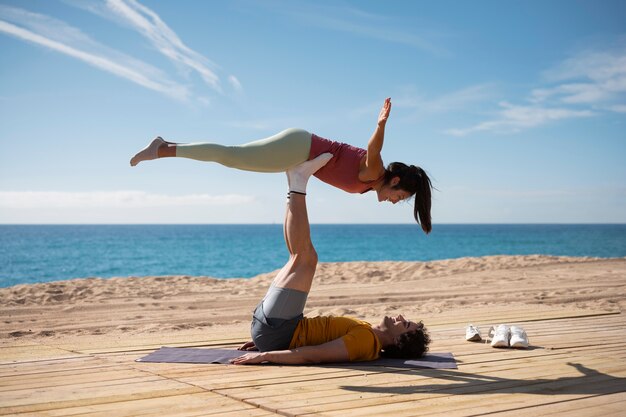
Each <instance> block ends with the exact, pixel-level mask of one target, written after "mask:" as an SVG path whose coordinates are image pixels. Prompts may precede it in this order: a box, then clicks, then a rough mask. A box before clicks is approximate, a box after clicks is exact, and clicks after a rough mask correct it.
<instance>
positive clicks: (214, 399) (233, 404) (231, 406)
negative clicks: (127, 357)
mask: <svg viewBox="0 0 626 417" xmlns="http://www.w3.org/2000/svg"><path fill="white" fill-rule="evenodd" d="M112 415H115V416H138V417H139V416H141V417H151V416H154V417H163V416H167V417H178V416H180V417H183V416H185V417H188V416H207V417H212V416H215V417H222V416H224V417H226V416H229V415H232V416H258V417H261V416H275V415H276V414H274V413H272V412H269V411H267V410H262V409H260V408H257V407H255V406H252V405H249V404H246V403H243V402H241V401H237V400H233V399H232V398H228V397H224V396H222V395H219V394H214V393H211V392H202V393H197V394H185V395H176V396H168V397H157V398H145V399H138V400H130V401H119V402H111V403H104V404H94V405H86V406H78V407H66V408H59V409H55V410H47V411H38V412H36V413H24V414H20V417H35V416H36V417H80V416H90V417H96V416H103V417H109V416H112Z"/></svg>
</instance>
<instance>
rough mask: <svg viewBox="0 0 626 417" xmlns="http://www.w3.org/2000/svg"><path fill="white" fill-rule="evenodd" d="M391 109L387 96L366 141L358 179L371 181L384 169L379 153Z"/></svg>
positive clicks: (381, 148) (389, 99)
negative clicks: (365, 152)
mask: <svg viewBox="0 0 626 417" xmlns="http://www.w3.org/2000/svg"><path fill="white" fill-rule="evenodd" d="M390 111H391V98H387V99H386V100H385V103H384V104H383V108H382V109H381V110H380V114H379V115H378V124H377V125H376V130H374V134H373V135H372V137H371V139H370V141H369V142H368V143H367V155H366V157H365V167H364V168H363V169H361V171H360V172H359V180H361V181H364V182H366V181H373V180H375V179H377V178H378V177H380V176H381V175H382V174H383V172H384V171H385V165H384V164H383V159H382V157H381V155H380V153H381V151H382V150H383V142H384V140H385V125H386V124H387V118H389V112H390Z"/></svg>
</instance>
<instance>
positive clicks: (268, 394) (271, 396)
mask: <svg viewBox="0 0 626 417" xmlns="http://www.w3.org/2000/svg"><path fill="white" fill-rule="evenodd" d="M520 366H521V365H520ZM537 368H539V369H537ZM496 369H499V368H496ZM520 369H521V370H522V371H523V370H524V368H523V367H522V368H520ZM444 372H445V371H444ZM511 372H512V370H511V369H499V370H498V371H495V372H488V371H481V374H480V375H481V376H482V375H484V376H485V377H487V378H488V379H487V380H486V381H484V382H482V383H479V384H476V383H474V384H473V385H472V387H473V389H478V390H479V391H485V390H487V391H489V390H492V389H496V390H497V389H498V387H501V386H502V385H503V382H502V380H501V379H498V378H501V376H506V375H511ZM519 372H520V371H518V373H519ZM442 373H443V372H441V371H433V372H429V373H428V374H429V375H430V376H431V377H432V378H428V377H427V376H423V375H408V374H392V375H390V376H389V377H388V376H386V375H367V376H366V377H362V378H361V380H360V382H359V381H357V380H354V381H353V380H351V381H352V384H353V386H355V387H358V386H360V385H359V384H363V383H365V384H366V386H371V385H372V384H374V385H375V386H381V387H387V388H388V389H390V390H391V391H390V394H388V395H386V396H385V395H384V394H383V392H378V391H375V392H372V395H371V396H370V399H371V400H370V401H368V400H367V399H365V398H366V397H367V396H368V394H367V392H368V391H367V390H365V391H364V392H362V393H359V394H362V395H360V396H359V398H358V399H356V398H355V396H354V395H353V394H352V393H348V394H347V396H348V397H352V399H353V401H346V402H335V403H333V399H331V400H330V404H329V407H315V406H314V402H315V401H317V399H321V398H323V399H322V400H320V401H322V402H325V401H327V399H328V398H330V397H332V394H331V393H330V392H328V391H325V392H323V393H321V392H318V387H316V386H315V385H310V386H309V387H310V389H311V390H312V391H311V393H310V394H306V391H307V388H306V387H304V386H302V384H299V385H298V389H299V393H300V394H296V396H294V397H292V396H290V395H289V394H288V393H286V392H285V389H284V387H283V392H282V393H281V392H280V387H276V388H275V389H274V390H272V391H268V390H262V391H261V393H263V394H264V396H263V397H258V393H257V394H255V398H259V399H260V401H259V402H258V404H259V405H262V406H264V407H266V408H268V407H271V408H272V409H274V408H275V409H280V410H281V411H285V412H288V413H290V414H302V413H306V412H320V411H328V410H333V409H335V410H341V411H346V410H348V409H351V408H357V409H359V408H362V407H372V406H373V407H375V406H377V405H381V404H382V407H383V408H384V407H385V405H388V404H391V403H394V402H396V401H397V399H396V398H395V397H398V395H394V394H393V393H394V392H395V391H394V388H393V387H394V386H397V387H399V388H400V389H401V390H402V389H403V388H402V387H413V386H415V387H417V388H419V387H420V385H423V384H429V385H432V384H434V385H433V388H432V389H433V390H435V391H436V390H437V386H439V385H442V386H446V384H447V383H448V381H447V380H446V379H443V380H439V379H437V378H438V376H441V374H442ZM447 374H449V375H450V376H451V377H455V376H456V377H460V378H463V377H464V375H468V374H466V373H459V372H447ZM546 374H548V375H552V376H554V377H559V376H563V375H572V374H573V371H572V370H571V369H567V368H565V369H559V370H555V371H552V373H550V372H546V369H545V368H543V367H541V366H540V365H539V366H537V367H535V368H531V369H529V370H528V372H527V373H526V374H525V375H524V374H522V375H520V376H519V377H518V378H519V379H516V380H513V381H506V379H505V382H507V383H508V384H513V385H514V386H524V385H525V384H532V383H533V382H536V381H532V380H524V379H522V378H531V379H532V378H537V377H545V376H546ZM469 375H471V374H469ZM400 377H401V378H400ZM489 378H495V379H494V380H491V382H490V379H489ZM390 380H391V381H393V380H395V382H391V383H390V382H389V381H390ZM326 384H327V385H328V384H331V385H336V389H338V390H342V388H341V387H342V381H338V383H331V382H330V381H326ZM381 384H382V385H381ZM407 384H408V385H407ZM294 386H295V385H294ZM318 386H319V385H318ZM462 388H465V387H464V386H461V387H459V390H462ZM343 390H344V392H345V388H343ZM410 390H411V389H410V388H409V392H410ZM218 392H228V393H229V395H231V396H235V397H238V395H236V394H235V393H234V392H233V391H232V390H221V391H218ZM238 394H241V395H242V398H245V397H246V396H247V395H246V393H243V392H241V391H239V393H238ZM435 395H441V394H435ZM298 396H300V397H298ZM302 396H304V397H307V396H308V404H310V405H311V406H312V408H305V409H303V408H296V409H289V408H287V409H285V408H283V407H288V406H289V404H298V403H300V404H301V403H302V402H303V401H304V399H305V398H303V397H302ZM383 397H384V398H383ZM401 397H402V398H403V399H405V400H421V401H423V400H424V398H425V397H427V395H426V394H425V393H424V392H419V393H416V394H414V395H402V396H401ZM278 400H280V401H283V402H284V404H273V403H272V404H270V403H271V402H272V401H274V402H276V401H278ZM254 403H257V402H256V400H255V401H254ZM378 410H379V411H381V410H382V408H378Z"/></svg>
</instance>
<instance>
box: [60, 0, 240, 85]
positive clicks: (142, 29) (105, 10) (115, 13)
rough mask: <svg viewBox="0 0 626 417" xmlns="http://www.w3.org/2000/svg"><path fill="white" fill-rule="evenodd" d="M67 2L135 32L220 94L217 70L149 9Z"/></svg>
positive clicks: (128, 2)
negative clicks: (194, 73)
mask: <svg viewBox="0 0 626 417" xmlns="http://www.w3.org/2000/svg"><path fill="white" fill-rule="evenodd" d="M67 3H68V4H71V5H73V6H75V7H79V8H82V9H84V10H87V11H89V12H91V13H95V14H97V15H99V16H101V17H104V18H106V19H109V20H112V21H114V22H115V23H118V24H121V25H123V26H126V27H128V28H130V29H132V30H134V31H136V32H138V33H139V34H141V35H142V36H143V37H144V38H146V39H147V40H148V41H149V42H150V43H151V44H152V46H153V47H154V48H155V49H156V50H157V51H158V52H159V53H161V54H162V55H164V56H165V57H167V58H168V59H169V60H171V61H172V62H173V63H174V64H176V65H179V66H182V67H183V68H186V69H191V70H193V71H195V72H197V73H198V74H199V75H200V77H201V78H202V80H203V81H204V82H205V84H207V85H208V86H209V87H211V88H212V89H214V90H215V91H217V92H219V93H223V90H222V85H221V81H220V77H219V76H218V74H217V73H218V71H219V70H220V67H219V66H218V65H217V64H215V63H214V62H212V61H211V60H209V59H208V58H206V57H205V56H203V55H202V54H200V53H198V52H196V51H194V50H193V49H191V48H189V47H188V46H187V45H185V43H184V42H183V41H182V40H181V39H180V37H179V36H178V35H177V34H176V32H174V31H173V30H172V29H171V28H170V27H169V26H168V25H167V24H166V23H165V22H164V21H163V19H161V17H160V16H159V15H158V14H157V13H156V12H154V11H153V10H152V9H150V8H148V7H146V6H144V5H142V4H141V3H139V2H138V1H136V0H106V1H105V2H104V3H100V2H94V1H85V0H81V1H76V0H67ZM231 77H232V76H231ZM233 78H234V77H233ZM235 80H236V78H235ZM229 83H230V84H231V86H232V87H233V88H234V89H235V92H240V91H241V83H239V82H238V81H237V83H236V84H233V82H232V81H231V80H230V78H229Z"/></svg>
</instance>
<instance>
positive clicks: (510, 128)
mask: <svg viewBox="0 0 626 417" xmlns="http://www.w3.org/2000/svg"><path fill="white" fill-rule="evenodd" d="M499 105H500V107H501V110H500V111H499V112H498V117H497V118H496V119H494V120H489V121H486V122H482V123H479V124H477V125H475V126H472V127H468V128H464V129H448V130H446V131H445V133H447V134H449V135H452V136H466V135H468V134H470V133H474V132H481V131H495V132H499V133H515V132H519V131H521V130H523V129H528V128H531V127H536V126H540V125H543V124H546V123H548V122H551V121H555V120H562V119H571V118H579V117H590V116H593V115H594V114H595V113H594V112H592V111H590V110H571V109H566V108H549V107H541V106H536V105H533V106H516V105H513V104H510V103H507V102H501V103H499Z"/></svg>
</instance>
